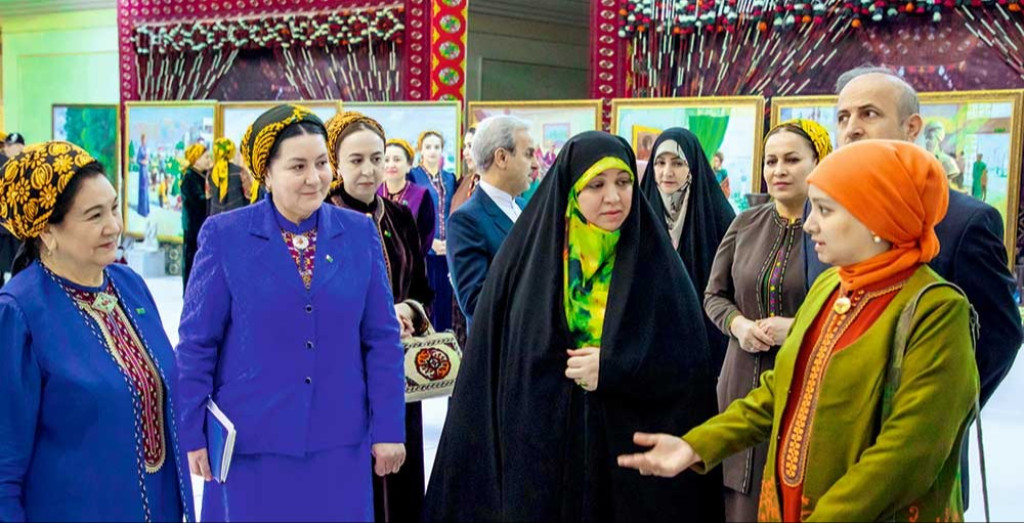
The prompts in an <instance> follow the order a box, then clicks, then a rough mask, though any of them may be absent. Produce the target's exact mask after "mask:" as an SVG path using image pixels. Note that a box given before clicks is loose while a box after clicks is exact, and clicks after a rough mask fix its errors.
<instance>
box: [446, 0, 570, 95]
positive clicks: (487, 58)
mask: <svg viewBox="0 0 1024 523" xmlns="http://www.w3.org/2000/svg"><path fill="white" fill-rule="evenodd" d="M472 6H473V3H472V1H471V2H470V15H469V35H468V47H469V49H468V51H469V53H468V57H467V60H468V61H467V64H466V68H467V73H466V74H467V84H466V97H467V99H468V100H489V101H494V100H500V101H507V100H566V99H585V98H588V92H587V69H588V60H589V36H588V32H587V29H586V28H585V27H580V26H577V25H571V24H555V23H546V22H539V21H533V20H526V19H518V18H513V17H511V16H502V15H495V14H481V13H474V12H473V7H472Z"/></svg>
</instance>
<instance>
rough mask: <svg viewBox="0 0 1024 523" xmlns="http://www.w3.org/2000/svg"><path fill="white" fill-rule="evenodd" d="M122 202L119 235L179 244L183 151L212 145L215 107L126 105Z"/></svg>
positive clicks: (204, 103) (202, 103)
mask: <svg viewBox="0 0 1024 523" xmlns="http://www.w3.org/2000/svg"><path fill="white" fill-rule="evenodd" d="M124 111H125V112H124V118H125V144H124V149H125V154H124V167H123V172H124V177H125V179H124V184H123V187H124V191H123V193H122V201H123V202H124V215H125V234H126V235H128V236H132V237H135V238H143V237H145V236H146V235H147V233H153V232H155V234H156V237H157V239H158V240H160V241H163V242H172V243H181V242H182V232H183V231H182V224H181V175H182V173H183V164H184V162H185V158H184V157H185V148H186V147H188V146H190V145H192V144H194V143H197V142H202V143H205V144H207V146H209V145H212V143H213V135H214V129H215V128H216V119H217V104H216V102H212V101H194V102H126V103H125V109H124Z"/></svg>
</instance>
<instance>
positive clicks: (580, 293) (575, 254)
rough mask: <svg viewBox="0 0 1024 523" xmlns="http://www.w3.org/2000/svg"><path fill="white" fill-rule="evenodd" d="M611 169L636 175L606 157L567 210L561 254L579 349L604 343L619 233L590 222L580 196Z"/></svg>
mask: <svg viewBox="0 0 1024 523" xmlns="http://www.w3.org/2000/svg"><path fill="white" fill-rule="evenodd" d="M608 169H622V170H623V171H626V172H628V173H630V178H631V179H632V178H633V177H634V176H636V175H635V174H634V173H633V170H632V169H630V168H629V166H628V165H626V162H624V161H623V160H621V159H619V158H615V157H607V158H603V159H601V160H600V161H598V162H597V163H595V164H594V165H592V166H591V167H590V168H589V169H587V171H586V172H585V173H583V176H581V177H580V179H579V180H577V181H576V183H575V184H574V185H573V186H572V190H570V192H569V205H568V206H567V207H566V209H565V220H566V226H565V227H566V234H565V236H566V241H565V250H564V251H563V255H562V257H563V259H564V260H565V266H564V271H563V278H564V281H565V293H564V296H565V298H564V301H565V319H566V322H567V323H568V324H569V334H570V336H572V341H573V345H574V346H575V347H576V348H583V347H598V348H600V346H601V334H602V332H603V331H604V314H605V310H607V308H608V291H609V288H610V286H611V281H612V270H613V269H614V268H615V249H616V247H617V246H618V243H619V235H620V231H606V230H604V229H602V228H600V227H598V226H596V225H593V224H591V223H589V222H588V221H587V219H586V218H584V217H583V211H582V210H580V205H579V199H578V197H579V193H580V192H581V191H582V190H583V189H584V188H585V187H586V186H587V184H588V183H590V181H591V180H593V179H594V178H595V177H596V176H597V175H599V174H601V173H602V172H604V171H606V170H608Z"/></svg>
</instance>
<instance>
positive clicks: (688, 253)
mask: <svg viewBox="0 0 1024 523" xmlns="http://www.w3.org/2000/svg"><path fill="white" fill-rule="evenodd" d="M666 140H674V141H675V142H676V143H678V144H679V146H680V147H681V148H682V149H683V154H684V155H686V163H688V164H689V165H690V189H689V191H690V196H689V198H690V200H689V203H688V204H687V207H686V218H684V221H683V234H682V236H681V237H680V238H679V246H678V247H677V248H676V251H677V252H678V253H679V257H680V258H681V259H682V261H683V266H684V267H686V271H687V272H688V273H689V275H690V280H691V281H692V282H693V286H694V287H695V288H696V289H697V293H698V294H700V295H701V296H703V295H704V291H705V290H706V289H707V287H708V281H709V280H710V279H711V266H712V265H714V263H715V255H716V254H717V253H718V246H719V245H720V244H721V243H722V238H725V233H726V232H728V231H729V226H730V225H732V222H733V220H734V219H735V218H736V211H734V210H733V208H732V206H731V205H729V200H728V199H727V198H726V197H725V193H723V192H722V189H721V186H720V185H719V184H718V181H717V180H716V179H715V173H714V170H713V169H712V168H711V164H710V163H708V158H707V155H706V154H705V153H704V148H703V147H702V146H701V145H700V142H699V141H698V140H697V136H696V135H695V134H693V133H692V132H690V131H688V130H686V129H682V128H680V127H673V128H671V129H668V130H666V131H665V132H663V133H661V135H659V136H658V139H657V140H655V142H654V148H653V149H652V151H655V152H657V150H658V147H660V146H661V144H662V143H663V142H665V141H666ZM652 154H654V153H652ZM656 160H657V158H651V161H650V162H648V163H647V169H646V171H644V179H643V182H641V185H640V187H641V189H642V190H643V192H644V195H645V196H647V201H649V202H650V203H651V207H652V208H653V209H654V214H655V215H656V216H657V217H658V223H660V224H661V226H662V227H663V228H665V229H666V230H667V229H668V224H667V223H666V222H665V218H664V216H665V202H664V201H663V200H662V199H661V194H660V193H659V191H658V182H657V180H656V179H655V176H654V164H655V161H656ZM703 317H704V326H705V328H706V329H707V332H708V343H710V344H711V350H712V352H711V353H712V356H713V357H714V363H715V371H716V373H717V372H718V371H719V370H720V369H721V368H722V362H723V361H724V360H725V353H726V351H727V349H728V348H729V337H728V336H726V335H725V334H722V332H721V331H720V330H718V326H717V325H715V324H714V323H712V322H711V320H710V319H709V318H708V317H707V316H703Z"/></svg>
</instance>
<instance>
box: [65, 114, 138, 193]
mask: <svg viewBox="0 0 1024 523" xmlns="http://www.w3.org/2000/svg"><path fill="white" fill-rule="evenodd" d="M52 115H53V123H52V127H53V134H52V136H53V139H54V140H63V141H66V142H71V143H73V144H75V145H77V146H79V147H81V148H82V149H85V150H86V152H88V153H89V154H90V155H92V157H93V158H95V159H96V160H97V161H99V162H100V163H101V164H103V169H104V170H105V171H106V172H107V179H108V180H110V184H111V185H113V186H114V190H116V191H117V192H118V194H120V193H121V161H120V160H121V133H120V129H121V111H120V108H119V107H118V106H117V104H53V110H52Z"/></svg>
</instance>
